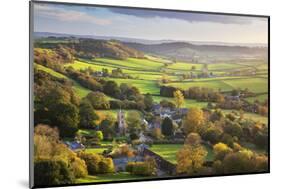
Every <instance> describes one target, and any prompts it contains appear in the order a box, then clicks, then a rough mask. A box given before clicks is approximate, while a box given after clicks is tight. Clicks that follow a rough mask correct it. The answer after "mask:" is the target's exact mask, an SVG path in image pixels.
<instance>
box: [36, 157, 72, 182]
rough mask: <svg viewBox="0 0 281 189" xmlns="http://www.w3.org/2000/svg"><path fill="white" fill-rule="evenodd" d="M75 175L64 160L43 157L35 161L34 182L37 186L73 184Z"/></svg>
mask: <svg viewBox="0 0 281 189" xmlns="http://www.w3.org/2000/svg"><path fill="white" fill-rule="evenodd" d="M73 181H74V176H73V174H72V172H71V170H70V169H69V168H68V167H67V164H66V163H65V162H64V161H62V160H54V159H41V160H36V161H35V162H34V183H35V185H36V186H46V185H60V184H71V183H73Z"/></svg>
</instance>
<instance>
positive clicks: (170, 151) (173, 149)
mask: <svg viewBox="0 0 281 189" xmlns="http://www.w3.org/2000/svg"><path fill="white" fill-rule="evenodd" d="M182 147H183V145H182V144H154V145H152V147H151V148H150V150H152V151H153V152H155V153H157V154H158V155H160V156H162V157H163V158H164V159H166V160H168V161H170V162H171V163H174V164H176V163H177V158H176V155H177V152H178V151H179V150H180V149H181V148H182ZM205 149H206V150H207V152H208V154H207V156H206V161H212V160H213V159H214V154H213V150H212V149H211V148H210V147H207V146H205Z"/></svg>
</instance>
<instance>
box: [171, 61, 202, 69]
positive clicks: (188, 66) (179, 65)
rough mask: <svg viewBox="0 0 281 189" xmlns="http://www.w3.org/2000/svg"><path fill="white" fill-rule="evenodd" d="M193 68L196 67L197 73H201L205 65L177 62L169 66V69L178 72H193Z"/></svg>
mask: <svg viewBox="0 0 281 189" xmlns="http://www.w3.org/2000/svg"><path fill="white" fill-rule="evenodd" d="M192 66H195V71H199V70H201V69H202V66H203V64H195V63H186V62H177V63H174V64H171V65H169V66H168V67H167V69H170V70H178V71H192Z"/></svg>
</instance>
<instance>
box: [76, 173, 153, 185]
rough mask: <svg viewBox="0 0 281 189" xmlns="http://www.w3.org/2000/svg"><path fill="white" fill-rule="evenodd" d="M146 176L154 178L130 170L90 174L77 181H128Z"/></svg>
mask: <svg viewBox="0 0 281 189" xmlns="http://www.w3.org/2000/svg"><path fill="white" fill-rule="evenodd" d="M144 178H152V177H144V176H136V175H131V174H130V173H128V172H118V173H111V174H101V175H95V176H91V175H89V176H87V177H85V178H80V179H77V180H76V183H91V182H110V181H126V180H138V179H144Z"/></svg>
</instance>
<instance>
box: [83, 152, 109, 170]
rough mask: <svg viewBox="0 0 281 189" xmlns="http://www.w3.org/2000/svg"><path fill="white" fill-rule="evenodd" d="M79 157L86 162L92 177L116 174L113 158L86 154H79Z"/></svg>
mask: <svg viewBox="0 0 281 189" xmlns="http://www.w3.org/2000/svg"><path fill="white" fill-rule="evenodd" d="M78 156H79V157H80V158H81V159H83V160H84V161H85V162H86V165H87V169H88V172H89V174H90V175H95V174H100V173H112V172H114V164H113V161H112V159H111V158H105V157H103V156H102V155H98V154H94V153H85V152H79V153H78Z"/></svg>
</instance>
